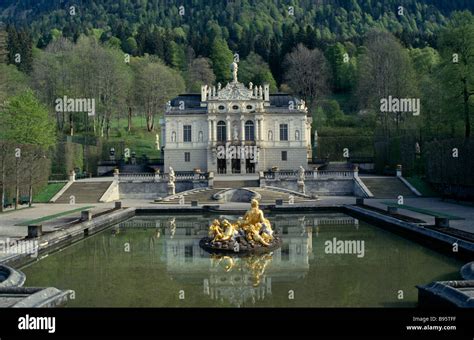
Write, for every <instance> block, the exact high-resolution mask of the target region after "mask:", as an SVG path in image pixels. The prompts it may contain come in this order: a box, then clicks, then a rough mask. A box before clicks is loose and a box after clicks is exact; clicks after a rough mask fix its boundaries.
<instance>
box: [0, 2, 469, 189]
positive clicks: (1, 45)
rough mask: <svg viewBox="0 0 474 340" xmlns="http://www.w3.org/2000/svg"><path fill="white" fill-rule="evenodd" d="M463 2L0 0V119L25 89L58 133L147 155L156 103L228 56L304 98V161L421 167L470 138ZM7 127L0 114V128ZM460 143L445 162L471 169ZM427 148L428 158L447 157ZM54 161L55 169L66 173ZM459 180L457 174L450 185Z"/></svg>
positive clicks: (224, 74)
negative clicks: (70, 104) (85, 103)
mask: <svg viewBox="0 0 474 340" xmlns="http://www.w3.org/2000/svg"><path fill="white" fill-rule="evenodd" d="M473 7H474V1H472V0H426V1H421V0H379V1H375V0H364V1H362V0H360V1H356V0H294V1H280V0H227V1H217V0H211V1H208V0H182V1H178V0H161V1H160V0H137V1H132V0H103V1H98V0H76V1H49V0H16V1H14V0H3V1H2V2H1V3H0V21H1V22H3V23H4V24H5V30H6V32H7V34H0V55H7V63H8V64H10V65H4V64H0V75H1V77H0V118H1V115H2V114H4V113H5V112H6V113H12V114H13V113H14V112H15V110H16V107H11V108H10V107H9V106H8V105H12V104H10V103H12V102H13V103H14V101H11V98H12V97H13V98H17V100H18V101H20V102H21V101H24V100H26V99H28V100H30V97H31V96H34V97H35V99H36V100H37V102H38V103H39V104H41V105H44V107H40V109H38V112H40V113H42V114H44V110H47V111H48V112H49V115H50V116H51V117H52V118H54V122H55V126H56V130H57V132H58V135H59V136H62V137H63V136H65V135H67V136H69V137H70V138H72V137H75V138H81V137H87V138H89V137H90V138H94V139H95V138H97V139H98V140H101V141H103V142H104V143H110V144H104V145H109V146H111V147H112V146H113V147H117V145H118V143H120V145H122V148H123V147H124V146H128V147H130V148H131V149H132V150H135V151H136V152H137V153H140V154H143V155H146V156H148V157H150V156H151V157H158V156H160V153H159V152H158V151H157V150H156V147H155V140H156V136H155V134H156V132H157V131H159V126H158V122H159V120H158V119H159V118H160V117H162V114H163V112H164V111H165V108H166V103H167V102H168V101H169V100H170V99H172V98H173V97H174V96H176V95H178V94H179V93H183V92H194V93H196V92H197V93H199V91H200V86H201V85H202V84H215V85H217V83H218V82H220V83H223V84H225V83H226V82H227V81H229V80H230V79H231V77H232V75H231V71H230V67H229V66H230V64H231V63H232V61H233V60H234V59H235V58H236V57H237V56H236V54H238V59H239V60H238V62H239V73H238V77H239V81H241V82H243V83H245V84H248V83H249V82H252V83H254V84H262V83H269V84H270V91H271V92H278V91H280V92H288V93H293V94H295V95H297V96H298V97H299V98H301V99H304V100H305V101H306V103H307V105H308V107H309V112H308V114H309V115H311V116H312V118H313V126H312V127H313V131H312V134H313V135H314V133H315V132H317V133H318V136H319V137H318V138H319V139H318V140H319V144H318V147H317V148H315V149H314V150H313V152H314V154H313V156H314V157H315V158H327V159H331V160H343V159H344V157H345V156H343V154H342V152H341V150H343V149H344V148H349V149H350V152H351V157H352V156H354V157H369V158H374V159H375V161H374V162H375V163H376V168H377V171H379V172H383V171H385V170H386V169H387V168H392V169H393V168H394V167H395V166H396V165H397V164H402V165H403V167H404V169H406V171H407V172H411V173H413V174H420V175H424V174H425V173H426V171H425V168H424V167H425V165H424V164H425V160H423V159H422V156H423V157H427V156H428V154H427V153H424V150H429V144H428V142H429V141H439V140H444V141H443V142H442V145H441V146H436V147H433V146H432V148H433V149H432V150H436V149H437V148H441V147H445V148H446V149H448V146H449V147H451V145H458V144H459V143H462V145H471V144H468V141H470V140H472V137H471V136H472V129H473V128H474V127H473V123H472V107H473V105H474V57H473V56H474V16H473V14H472V9H473ZM2 30H3V28H2V27H0V33H1V31H2ZM5 40H6V41H5ZM25 89H26V90H28V91H29V90H31V93H29V92H28V94H25V93H24V92H25ZM16 96H19V97H16ZM64 96H68V97H71V98H92V99H95V101H96V114H95V115H94V116H88V115H87V114H84V113H83V112H78V113H73V112H67V113H66V112H62V111H61V110H56V109H55V101H56V100H57V99H58V98H63V97H64ZM390 98H400V99H405V100H413V101H414V102H417V103H419V105H418V109H417V114H412V113H413V112H411V111H410V112H406V110H405V111H403V110H383V109H382V106H381V101H382V100H389V99H390ZM7 99H8V100H7ZM31 101H32V100H31ZM30 104H31V103H28V105H30ZM39 104H38V105H39ZM35 105H36V102H35ZM27 109H28V108H27V107H26V108H25V111H26V110H27ZM33 109H36V106H33ZM2 110H3V111H2ZM7 116H8V115H7ZM10 118H11V120H9V121H6V122H7V123H8V122H9V123H8V124H10V125H11V126H15V125H17V122H16V120H15V119H16V116H15V115H12V117H10ZM10 118H9V119H10ZM0 123H1V122H0ZM20 123H21V122H20ZM20 123H18V124H20ZM10 125H7V124H6V123H5V124H3V125H2V124H0V133H1V128H4V129H6V130H8V129H9V127H8V126H10ZM25 131H26V130H25ZM27 135H28V134H26V133H25V135H24V136H27ZM11 138H13V137H11ZM15 138H16V137H15ZM451 139H455V142H452V141H451ZM458 139H459V140H461V141H462V142H459V140H458ZM15 142H18V143H23V142H24V143H26V142H28V143H29V142H30V141H29V139H28V138H25V140H23V139H18V140H16V139H15ZM450 143H456V144H450ZM415 145H417V148H415ZM465 148H466V150H467V147H466V146H465ZM104 150H107V148H106V147H104ZM417 150H418V151H419V150H421V151H420V152H421V155H422V156H420V153H419V152H418V151H417ZM466 150H464V151H462V152H460V154H461V155H463V156H462V157H464V158H463V161H462V162H464V163H462V162H460V165H459V166H457V167H456V168H457V169H470V164H471V163H469V162H470V161H471V160H472V159H474V157H470V156H469V154H470V153H469V151H466ZM415 152H418V153H417V154H415ZM435 156H436V153H435V152H432V153H431V154H430V155H429V157H430V158H429V159H430V160H433V162H434V164H441V163H442V162H444V161H445V159H441V158H440V159H441V160H436V159H435V158H434V157H435ZM100 157H103V155H100V152H99V154H98V156H97V158H100ZM440 157H441V156H440ZM442 157H447V156H446V155H444V156H442ZM89 158H90V157H86V156H85V155H84V157H82V156H80V155H78V156H77V160H78V161H77V162H76V163H75V167H78V168H83V169H86V170H87V171H90V169H91V166H88V165H87V164H88V163H87V162H89V161H90V160H89ZM82 160H84V161H83V163H82ZM446 162H447V161H446ZM56 163H57V164H60V163H61V162H55V163H54V162H53V173H56V172H58V173H59V172H62V173H64V172H65V171H63V170H64V169H63V170H58V169H55V168H54V164H56ZM71 167H72V166H69V167H68V169H67V170H71ZM442 168H443V167H440V168H439V169H442ZM430 169H431V170H430V171H433V169H435V167H433V166H430ZM436 169H437V168H436ZM440 171H441V170H440ZM440 173H441V174H442V172H440ZM438 175H439V174H437V175H436V176H438ZM436 176H435V175H433V174H432V177H433V178H434V177H436ZM443 176H444V175H443ZM443 176H441V175H439V176H438V177H439V178H441V177H443ZM460 178H462V179H466V178H468V177H466V176H461V175H459V174H454V175H453V176H452V178H451V179H449V181H451V180H452V181H456V180H458V179H460ZM469 178H470V177H469ZM447 181H448V180H446V179H439V180H438V182H439V183H444V182H447ZM469 185H472V183H471V184H469Z"/></svg>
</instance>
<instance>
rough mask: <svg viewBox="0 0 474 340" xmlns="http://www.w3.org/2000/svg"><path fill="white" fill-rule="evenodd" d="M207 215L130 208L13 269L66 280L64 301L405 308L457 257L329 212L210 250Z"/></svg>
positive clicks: (448, 273) (35, 281) (40, 282)
mask: <svg viewBox="0 0 474 340" xmlns="http://www.w3.org/2000/svg"><path fill="white" fill-rule="evenodd" d="M217 217H219V216H217V215H175V216H166V215H159V216H141V217H134V218H132V219H130V220H128V221H125V222H122V223H120V224H118V225H116V226H113V227H111V228H109V229H107V230H104V231H102V232H100V233H98V234H96V235H93V236H91V237H89V238H86V239H84V240H83V241H80V242H78V243H76V244H74V245H72V246H69V247H67V248H65V249H63V250H61V251H59V252H56V253H54V254H50V255H49V256H47V257H45V258H42V259H41V260H39V261H37V262H35V263H33V264H30V265H28V266H26V267H24V268H22V271H23V272H24V273H25V274H26V277H27V281H26V284H25V285H27V286H53V287H57V288H60V289H73V290H74V291H75V293H76V294H75V300H73V301H71V302H69V303H68V306H73V307H252V306H255V307H410V306H415V304H416V301H417V289H416V288H415V285H417V284H426V283H429V282H431V281H435V280H454V279H459V278H460V275H459V268H460V267H461V266H462V264H463V263H462V262H460V261H457V260H455V259H452V258H449V257H447V256H444V255H442V254H440V253H437V252H436V251H434V250H431V249H428V248H425V247H423V246H421V245H419V244H417V243H415V242H412V241H409V240H406V239H404V238H402V237H399V236H397V235H394V234H392V233H390V232H387V231H385V230H383V229H380V228H377V227H375V226H372V225H369V224H367V223H365V222H362V221H359V220H357V219H354V218H352V217H350V216H347V215H344V214H338V213H327V214H304V215H303V214H301V215H298V214H278V215H275V214H273V215H272V214H269V215H268V218H269V219H270V221H271V223H272V225H274V226H275V229H276V230H278V231H279V232H280V233H281V234H282V238H283V246H282V247H281V248H280V249H278V250H276V251H274V252H273V253H271V254H266V255H261V256H250V257H245V258H238V257H232V256H213V255H210V254H208V253H206V252H205V251H204V250H202V249H201V248H200V247H199V240H200V239H201V238H202V237H203V236H206V235H207V228H208V225H209V223H210V221H212V219H214V218H217ZM220 217H223V218H227V219H230V220H235V219H237V218H238V216H233V215H225V216H222V215H221V216H220Z"/></svg>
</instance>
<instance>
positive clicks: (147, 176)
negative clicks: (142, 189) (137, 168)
mask: <svg viewBox="0 0 474 340" xmlns="http://www.w3.org/2000/svg"><path fill="white" fill-rule="evenodd" d="M118 180H119V182H159V181H160V180H163V175H161V174H159V173H156V174H154V173H147V172H137V173H121V174H119V175H118Z"/></svg>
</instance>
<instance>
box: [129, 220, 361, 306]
mask: <svg viewBox="0 0 474 340" xmlns="http://www.w3.org/2000/svg"><path fill="white" fill-rule="evenodd" d="M225 218H231V219H232V218H235V217H233V216H225ZM295 220H296V221H297V223H295ZM272 222H273V221H272ZM208 223H209V219H208V218H203V217H196V218H194V219H193V220H187V219H180V220H179V221H176V218H175V217H170V218H167V219H161V220H157V219H156V218H155V217H153V218H135V219H132V220H129V221H126V222H123V223H121V224H120V228H139V227H142V228H150V227H151V228H155V229H156V231H155V232H154V233H153V237H152V238H155V239H158V238H160V237H161V236H162V235H164V254H163V256H162V259H163V261H165V262H166V266H167V271H168V273H169V274H170V275H172V277H173V278H174V279H177V280H182V281H186V282H189V281H190V280H202V281H201V282H202V285H203V291H204V293H205V294H206V295H208V296H209V297H210V298H211V299H212V300H221V301H222V300H226V301H227V302H229V303H231V304H232V305H234V306H238V307H240V306H242V305H244V303H247V302H252V303H253V304H254V303H255V302H256V301H259V300H263V299H265V296H267V295H271V293H272V282H274V283H279V282H292V281H295V280H301V279H303V278H304V277H305V276H306V273H307V272H308V270H309V260H310V259H311V258H313V241H312V236H313V228H315V230H316V235H318V232H319V231H318V230H319V226H320V225H330V224H332V225H345V226H347V225H354V226H358V220H357V219H354V218H352V217H349V216H345V215H339V216H311V217H307V216H300V217H296V218H295V216H294V215H287V216H284V215H283V216H279V218H278V219H275V221H274V222H273V223H274V225H275V229H276V230H278V231H279V233H280V234H282V235H283V239H284V242H283V245H282V247H281V248H280V249H277V250H275V251H273V252H272V253H270V254H264V255H252V256H247V257H238V256H228V255H227V256H223V255H209V254H208V253H207V252H205V251H204V250H203V249H201V247H200V246H199V241H200V239H201V238H202V236H203V235H206V233H207V229H206V227H207V224H208Z"/></svg>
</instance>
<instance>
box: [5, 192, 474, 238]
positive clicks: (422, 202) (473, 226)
mask: <svg viewBox="0 0 474 340" xmlns="http://www.w3.org/2000/svg"><path fill="white" fill-rule="evenodd" d="M383 201H387V199H366V200H365V203H366V204H368V205H372V206H374V207H377V208H381V209H385V208H386V206H385V205H384V204H382V203H381V202H383ZM404 203H405V204H406V205H410V206H414V207H417V208H422V209H429V210H432V211H436V212H443V213H448V214H451V215H456V216H459V217H463V218H465V220H459V221H451V222H450V225H451V227H453V228H457V229H460V230H464V231H467V232H471V233H474V208H473V207H470V206H465V205H460V204H455V203H450V202H443V201H441V200H440V199H438V198H406V199H405V202H404ZM216 204H218V203H216ZM301 204H302V205H305V206H338V205H344V204H355V197H349V196H341V197H320V199H319V200H318V201H316V202H308V203H301ZM122 205H123V206H124V207H143V206H157V204H156V203H154V202H152V201H151V200H138V199H126V200H122ZM220 205H221V207H222V206H228V207H231V208H246V207H248V206H249V204H248V203H227V204H220ZM86 206H94V208H92V213H93V214H94V213H99V212H101V211H104V210H106V209H110V208H113V207H114V203H113V202H111V203H89V204H75V205H70V204H52V203H45V204H35V205H34V206H33V207H32V208H22V209H20V210H18V211H8V212H6V213H3V214H0V240H2V239H5V238H7V237H8V238H11V239H15V238H22V237H24V236H26V235H27V230H28V227H27V226H20V225H19V224H23V223H25V222H27V221H31V220H35V219H38V218H42V217H46V216H49V215H54V214H58V213H61V212H65V211H69V210H73V209H77V208H82V207H86ZM166 206H167V207H173V206H175V205H173V204H169V205H166ZM176 206H178V205H176ZM400 212H401V213H402V214H404V215H407V216H411V217H414V218H417V219H420V220H423V221H426V222H427V223H430V224H434V217H432V216H427V215H423V214H420V213H416V212H413V211H408V210H400ZM79 217H80V210H78V211H76V212H72V213H71V214H67V215H62V216H60V217H57V218H54V219H52V220H47V221H44V222H42V224H43V230H44V231H52V230H55V228H57V227H58V226H59V225H61V224H64V223H68V222H72V221H74V220H77V219H78V218H79Z"/></svg>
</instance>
